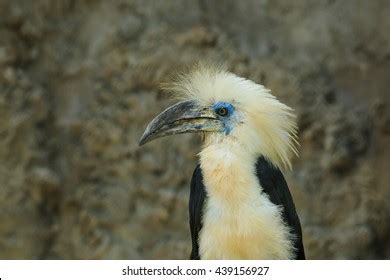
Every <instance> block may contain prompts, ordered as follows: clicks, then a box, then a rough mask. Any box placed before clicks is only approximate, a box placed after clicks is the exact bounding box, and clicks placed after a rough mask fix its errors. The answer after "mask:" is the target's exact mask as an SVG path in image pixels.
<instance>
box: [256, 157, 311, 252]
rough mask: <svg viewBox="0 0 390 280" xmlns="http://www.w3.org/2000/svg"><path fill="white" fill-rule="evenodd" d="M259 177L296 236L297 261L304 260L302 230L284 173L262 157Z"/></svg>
mask: <svg viewBox="0 0 390 280" xmlns="http://www.w3.org/2000/svg"><path fill="white" fill-rule="evenodd" d="M256 171H257V177H258V178H259V181H260V184H261V186H262V188H263V190H264V192H265V193H266V194H268V196H269V199H270V200H271V202H272V203H273V204H276V205H281V206H282V207H283V212H282V215H283V220H284V222H285V223H286V224H287V225H288V226H289V228H290V229H291V233H292V234H293V235H294V237H295V239H294V247H295V249H296V257H295V259H298V260H304V259H305V251H304V248H303V242H302V229H301V223H300V221H299V217H298V214H297V211H296V210H295V205H294V201H293V199H292V196H291V194H290V190H289V189H288V186H287V183H286V180H285V179H284V177H283V174H282V172H281V171H280V170H279V169H278V168H277V167H274V166H273V165H272V164H271V163H270V162H269V161H267V160H266V159H265V158H264V157H260V158H259V159H258V161H257V164H256Z"/></svg>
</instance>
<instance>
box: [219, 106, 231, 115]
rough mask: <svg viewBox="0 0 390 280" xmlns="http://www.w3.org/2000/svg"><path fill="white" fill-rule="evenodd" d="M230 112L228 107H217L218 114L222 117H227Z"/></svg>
mask: <svg viewBox="0 0 390 280" xmlns="http://www.w3.org/2000/svg"><path fill="white" fill-rule="evenodd" d="M228 112H229V111H228V109H226V108H225V107H221V108H218V109H217V114H218V115H220V116H221V117H226V116H227V114H228Z"/></svg>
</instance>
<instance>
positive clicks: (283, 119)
mask: <svg viewBox="0 0 390 280" xmlns="http://www.w3.org/2000/svg"><path fill="white" fill-rule="evenodd" d="M163 88H164V89H165V90H168V91H170V92H172V93H173V94H175V96H177V97H178V98H179V99H185V100H197V101H198V102H199V103H201V104H202V105H203V106H212V105H213V104H215V103H217V102H228V103H230V104H232V105H233V106H234V108H235V109H236V112H237V114H238V115H239V120H238V122H237V123H236V124H235V127H234V128H233V129H232V131H231V133H229V135H222V134H221V133H215V132H212V133H206V134H205V136H206V137H205V146H209V145H214V144H221V143H225V144H229V145H232V146H235V145H239V146H240V147H241V148H244V149H246V150H247V151H249V152H250V154H252V155H254V156H258V155H263V156H265V157H266V158H268V159H269V160H270V161H271V162H272V163H273V164H274V165H276V166H278V167H279V168H291V162H290V158H291V156H292V154H296V155H297V146H298V142H297V134H296V132H297V126H296V122H295V115H294V114H293V113H292V111H293V110H292V109H291V108H290V107H288V106H286V105H285V104H283V103H281V102H280V101H278V100H277V99H276V98H275V96H273V95H272V94H271V92H270V90H269V89H266V88H265V87H264V86H262V85H259V84H256V83H254V82H252V81H250V80H247V79H244V78H240V77H238V76H236V75H234V74H232V73H229V72H226V71H223V70H221V69H216V68H211V67H205V66H198V67H197V68H195V69H194V70H192V71H190V72H189V73H187V74H180V75H179V76H178V77H177V78H176V80H175V81H174V82H172V83H170V84H166V85H164V86H163Z"/></svg>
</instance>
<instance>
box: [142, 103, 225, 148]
mask: <svg viewBox="0 0 390 280" xmlns="http://www.w3.org/2000/svg"><path fill="white" fill-rule="evenodd" d="M222 129H223V125H222V123H221V122H220V121H219V120H218V119H217V118H216V116H215V114H214V111H213V110H212V109H211V108H208V107H204V106H201V105H200V104H199V103H198V102H196V101H193V100H191V101H183V102H179V103H176V104H175V105H173V106H171V107H169V108H167V109H166V110H165V111H163V112H162V113H160V114H159V115H158V116H157V117H155V118H154V119H153V120H152V121H151V122H150V123H149V125H148V126H147V128H146V130H145V132H144V134H143V135H142V137H141V140H140V142H139V145H143V144H145V143H147V142H149V141H152V140H154V139H157V138H160V137H164V136H168V135H173V134H181V133H189V132H198V131H220V130H222Z"/></svg>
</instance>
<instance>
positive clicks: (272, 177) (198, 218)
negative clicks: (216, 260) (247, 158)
mask: <svg viewBox="0 0 390 280" xmlns="http://www.w3.org/2000/svg"><path fill="white" fill-rule="evenodd" d="M256 171H257V177H258V178H259V181H260V184H261V186H262V187H263V190H264V192H265V193H266V194H267V195H268V196H269V198H270V200H271V202H272V203H274V204H276V205H280V206H282V207H283V220H284V222H285V223H286V224H287V225H288V226H289V227H290V229H291V231H292V233H293V234H294V236H295V237H296V239H295V240H294V246H295V248H296V259H305V252H304V248H303V243H302V230H301V224H300V222H299V218H298V215H297V212H296V210H295V205H294V202H293V200H292V197H291V194H290V191H289V189H288V186H287V183H286V181H285V179H284V177H283V174H282V173H281V172H280V170H279V169H278V168H276V167H274V166H273V165H272V164H271V163H269V162H268V161H267V160H266V159H265V158H264V157H260V158H259V159H258V161H257V163H256ZM206 196H207V193H206V188H205V186H204V184H203V176H202V171H201V169H200V166H199V165H198V166H197V167H196V168H195V171H194V174H193V176H192V180H191V191H190V201H189V213H190V229H191V238H192V251H191V256H190V259H192V260H194V259H196V260H199V259H200V256H199V243H198V238H199V232H200V230H201V229H202V214H203V204H204V201H205V198H206Z"/></svg>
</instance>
